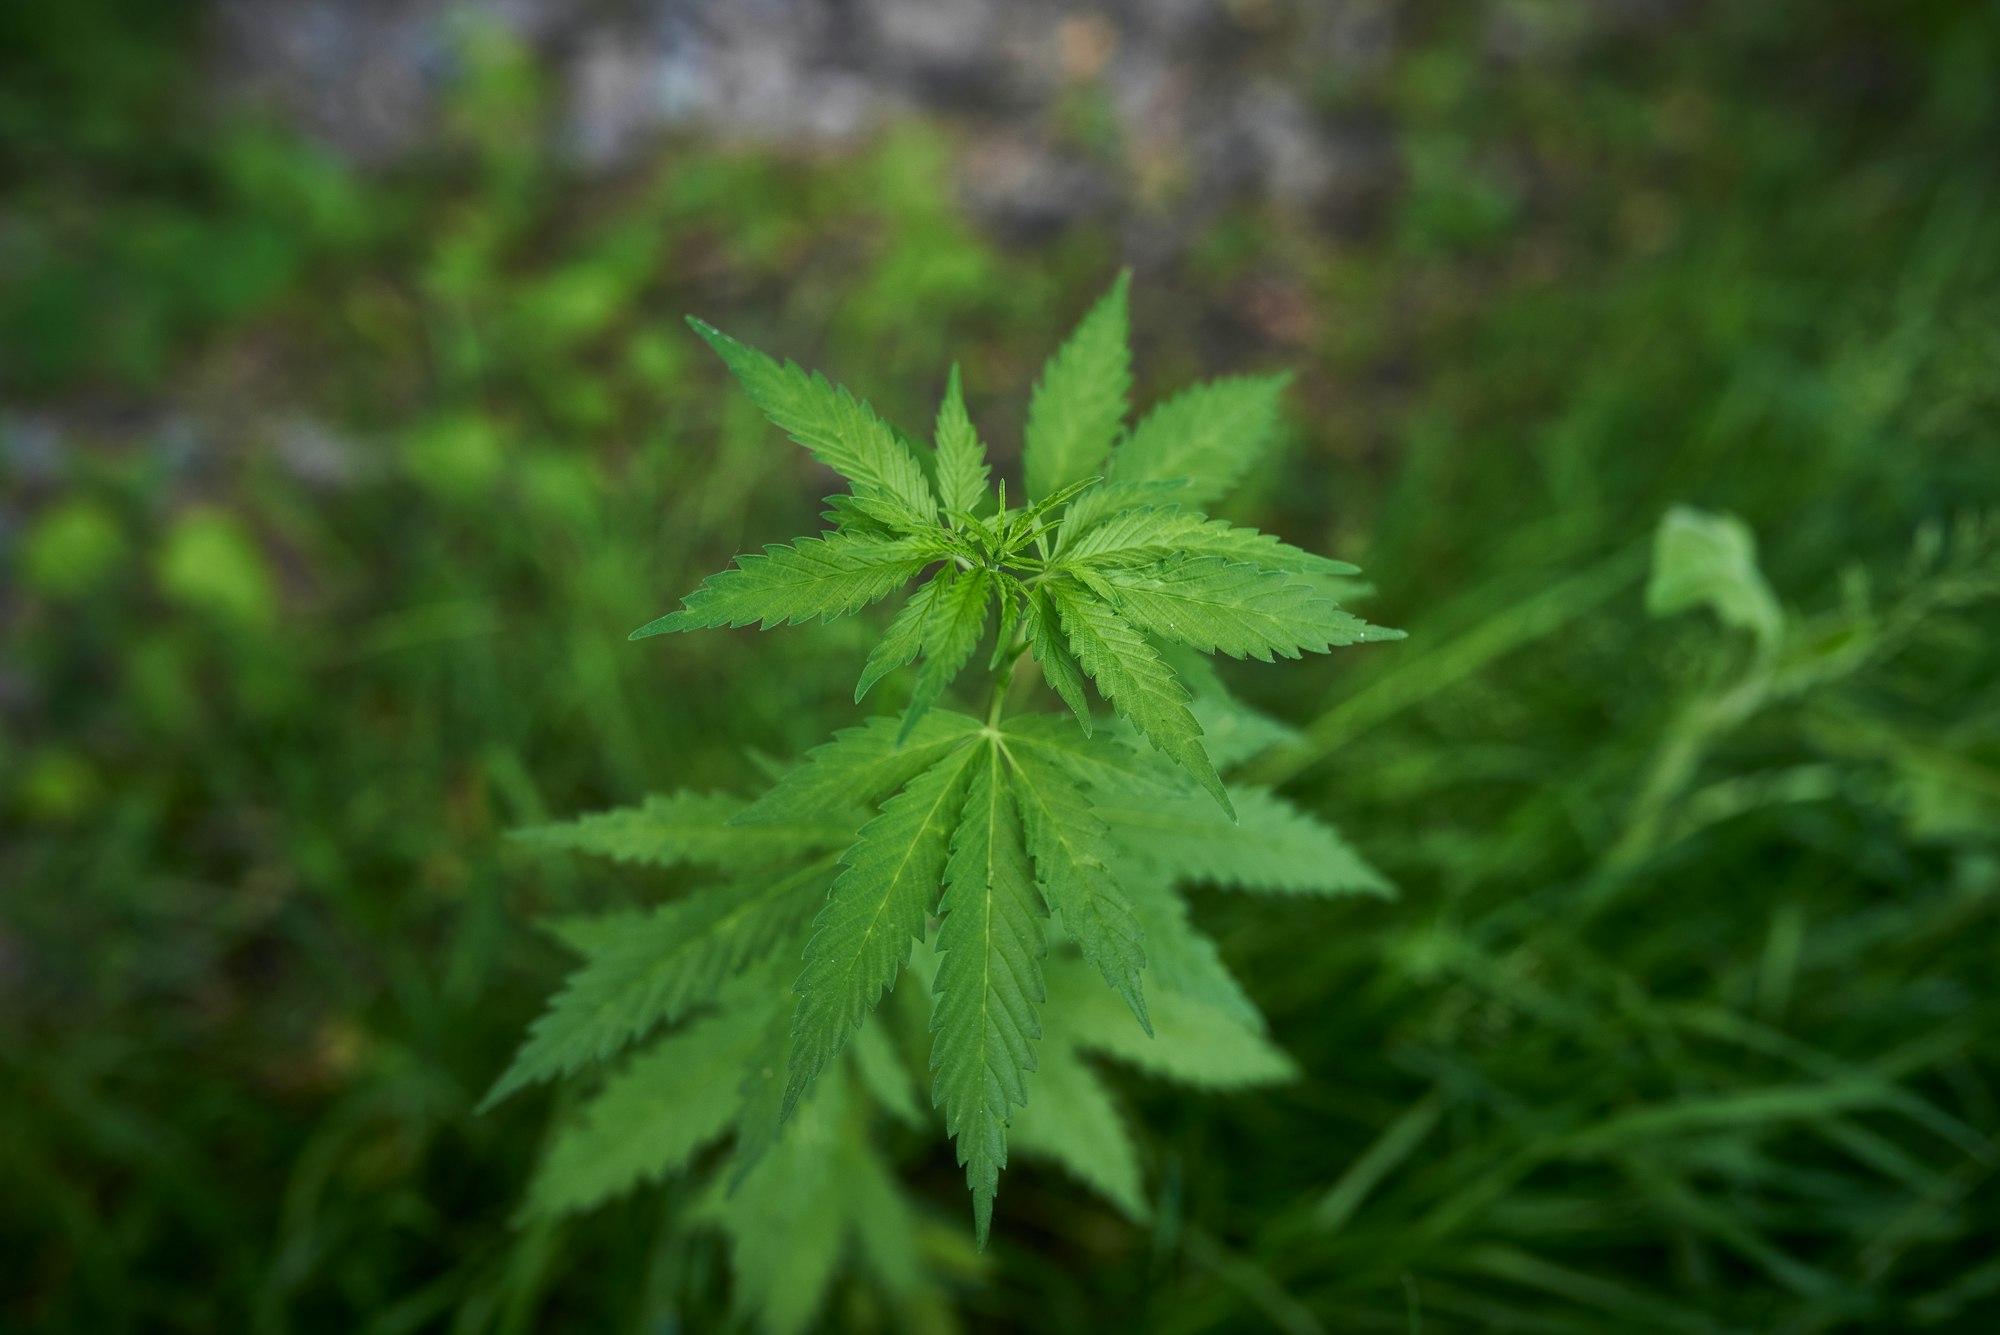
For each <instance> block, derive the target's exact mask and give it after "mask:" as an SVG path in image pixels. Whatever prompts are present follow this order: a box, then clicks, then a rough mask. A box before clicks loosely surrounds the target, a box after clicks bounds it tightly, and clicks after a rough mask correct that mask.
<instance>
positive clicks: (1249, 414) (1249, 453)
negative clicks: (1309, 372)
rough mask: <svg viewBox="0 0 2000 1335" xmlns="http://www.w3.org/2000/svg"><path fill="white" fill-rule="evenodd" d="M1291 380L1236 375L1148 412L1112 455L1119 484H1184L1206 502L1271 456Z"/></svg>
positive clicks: (1191, 497) (1194, 499)
mask: <svg viewBox="0 0 2000 1335" xmlns="http://www.w3.org/2000/svg"><path fill="white" fill-rule="evenodd" d="M1289 383H1291V376H1290V375H1282V374H1281V375H1267V376H1229V377H1225V378H1223V379H1219V380H1211V381H1208V382H1207V383H1206V384H1201V385H1195V386H1193V387H1191V388H1189V389H1185V390H1182V391H1181V392H1180V393H1179V394H1176V395H1175V396H1174V397H1173V398H1171V399H1168V400H1167V401H1166V402H1165V403H1162V404H1160V405H1159V406H1158V407H1156V408H1154V409H1153V411H1152V412H1150V413H1148V414H1146V416H1145V418H1144V419H1143V420H1142V421H1141V422H1140V423H1139V425H1138V426H1136V427H1134V428H1133V429H1132V434H1131V436H1130V437H1128V438H1127V439H1126V441H1125V442H1124V443H1123V444H1121V445H1120V446H1119V447H1118V449H1117V450H1116V451H1115V452H1114V453H1113V454H1112V456H1111V478H1112V480H1113V481H1116V482H1150V481H1171V480H1175V479H1184V480H1185V481H1186V482H1187V484H1188V495H1187V500H1188V502H1189V503H1190V504H1193V505H1204V504H1206V503H1207V502H1209V501H1212V500H1214V499H1215V498H1216V497H1218V496H1221V495H1222V494H1223V493H1224V492H1227V491H1228V490H1229V489H1230V488H1231V487H1233V486H1235V485H1236V481H1237V479H1238V478H1240V477H1242V476H1243V474H1244V472H1245V471H1246V470H1247V469H1248V468H1249V467H1250V466H1251V465H1252V464H1254V463H1256V462H1257V460H1258V459H1259V457H1261V456H1262V454H1263V453H1264V449H1265V447H1266V445H1267V444H1268V443H1269V442H1270V439H1271V428H1272V426H1273V425H1274V424H1275V423H1276V421H1277V418H1278V400H1279V398H1280V397H1281V396H1282V395H1283V394H1284V392H1285V386H1286V385H1287V384H1289Z"/></svg>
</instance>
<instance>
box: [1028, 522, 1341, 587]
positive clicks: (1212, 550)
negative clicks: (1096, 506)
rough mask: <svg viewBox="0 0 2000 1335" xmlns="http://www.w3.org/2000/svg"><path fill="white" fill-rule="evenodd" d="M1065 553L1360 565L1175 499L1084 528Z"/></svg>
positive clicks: (1268, 565) (1310, 570)
mask: <svg viewBox="0 0 2000 1335" xmlns="http://www.w3.org/2000/svg"><path fill="white" fill-rule="evenodd" d="M1062 555H1063V556H1064V558H1065V559H1067V560H1069V561H1072V562H1087V563H1089V564H1090V565H1093V566H1096V567H1098V568H1099V569H1109V568H1112V567H1115V566H1140V565H1148V564H1151V563H1154V562H1158V561H1165V560H1167V559H1169V558H1171V557H1175V556H1218V557H1222V558H1223V559H1225V560H1229V561H1236V562H1241V563H1245V564H1248V565H1254V566H1257V567H1259V568H1261V569H1264V570H1283V571H1288V572H1291V573H1293V574H1302V575H1353V574H1358V573H1360V569H1361V568H1360V567H1359V566H1352V565H1349V564H1348V563H1347V562H1345V561H1335V560H1333V559H1331V558H1330V557H1325V556H1317V555H1315V554H1314V553H1312V552H1308V551H1305V550H1303V549H1302V548H1298V547H1294V546H1292V545H1291V544H1289V543H1286V542H1281V541H1280V540H1279V539H1277V538H1275V537H1273V536H1272V535H1271V534H1269V533H1259V532H1258V531H1257V530H1256V529H1254V528H1236V527H1234V526H1233V525H1231V524H1230V523H1229V522H1228V521H1227V520H1223V519H1210V518H1208V517H1207V516H1206V515H1202V514H1197V513H1195V512H1194V511H1192V510H1183V509H1181V508H1180V507H1179V506H1176V505H1148V506H1140V507H1138V508H1136V509H1132V510H1126V511H1123V512H1121V513H1119V514H1116V515H1113V516H1111V517H1110V518H1108V519H1105V520H1104V521H1103V522H1101V523H1098V524H1094V525H1092V526H1091V527H1089V528H1088V529H1086V530H1084V531H1083V532H1081V533H1080V534H1079V535H1078V536H1077V537H1076V539H1075V540H1074V541H1072V542H1070V543H1068V544H1067V545H1066V546H1065V547H1064V548H1063V550H1062Z"/></svg>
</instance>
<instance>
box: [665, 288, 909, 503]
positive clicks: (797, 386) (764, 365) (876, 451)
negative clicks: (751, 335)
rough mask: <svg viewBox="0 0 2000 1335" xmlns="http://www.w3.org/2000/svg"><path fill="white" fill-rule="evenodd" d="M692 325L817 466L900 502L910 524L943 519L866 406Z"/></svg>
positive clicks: (819, 379)
mask: <svg viewBox="0 0 2000 1335" xmlns="http://www.w3.org/2000/svg"><path fill="white" fill-rule="evenodd" d="M688 323H689V324H690V325H691V326H693V328H694V331H695V332H696V333H697V334H700V335H701V336H702V338H703V339H705V340H706V341H707V343H708V345H709V347H711V348H713V349H715V352H716V355H718V356H720V357H721V358H722V360H723V361H724V362H725V363H727V364H728V366H729V369H730V371H731V372H732V373H734V374H735V376H736V378H737V380H738V381H740V382H741V383H742V385H743V388H744V389H745V390H746V391H747V392H748V393H749V395H750V399H751V402H753V403H755V404H756V405H757V406H758V407H759V408H761V409H763V410H764V415H765V416H766V417H768V418H770V419H771V421H773V422H774V423H776V424H777V425H778V426H779V427H781V428H783V429H784V431H785V432H786V433H787V434H789V435H790V436H791V438H792V439H793V440H795V441H797V442H798V443H799V444H801V445H803V446H805V447H806V448H807V449H808V450H811V451H812V455H813V458H815V459H817V460H819V461H820V462H821V463H823V464H825V465H826V466H827V467H828V468H831V469H833V470H834V471H835V472H836V473H839V474H840V475H841V476H842V477H844V478H846V479H847V480H848V481H849V482H850V483H852V484H853V485H854V489H855V492H856V494H857V495H873V496H876V497H878V498H881V499H884V500H888V501H891V502H893V503H894V504H896V505H897V507H898V509H899V510H900V512H901V515H902V517H903V518H904V519H905V521H906V522H912V523H914V522H922V521H928V520H930V519H932V518H933V517H934V516H935V515H936V513H937V501H936V498H935V497H933V496H932V494H931V489H930V484H929V483H928V482H926V481H925V480H924V474H923V469H922V468H921V467H920V466H919V465H918V463H917V460H916V457H915V456H914V455H912V454H911V453H910V451H909V450H907V449H905V448H904V447H903V445H902V444H901V443H899V442H898V441H897V439H896V435H895V433H894V432H893V431H891V430H890V429H889V426H888V424H887V423H885V422H883V421H882V419H881V418H879V417H877V416H876V415H875V413H874V411H873V410H872V409H870V408H869V406H868V405H867V404H866V403H863V402H859V401H857V400H856V399H855V398H854V396H853V395H851V394H849V393H848V392H847V391H846V390H844V389H841V388H838V387H836V386H834V385H832V384H829V383H828V382H827V380H826V378H825V377H824V376H821V375H818V374H811V375H809V374H807V373H806V372H805V371H804V370H803V369H802V368H800V367H799V366H798V365H797V364H796V363H794V362H789V361H788V362H786V363H785V364H784V365H782V366H780V365H779V364H778V363H777V362H776V361H773V360H772V359H771V358H770V357H767V356H765V355H764V354H763V353H761V352H759V351H757V349H755V348H753V347H750V346H749V345H748V344H745V343H739V342H738V341H737V340H735V339H733V338H731V337H729V335H727V334H724V333H722V332H721V331H719V330H717V329H715V328H714V327H713V326H711V325H708V324H704V323H703V322H702V321H700V320H697V319H694V318H692V317H690V318H689V320H688Z"/></svg>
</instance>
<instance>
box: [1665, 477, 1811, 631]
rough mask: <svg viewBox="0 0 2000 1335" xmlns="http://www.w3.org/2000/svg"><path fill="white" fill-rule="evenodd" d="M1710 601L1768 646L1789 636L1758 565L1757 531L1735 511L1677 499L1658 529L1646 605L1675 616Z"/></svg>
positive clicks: (1722, 614) (1711, 606) (1728, 621)
mask: <svg viewBox="0 0 2000 1335" xmlns="http://www.w3.org/2000/svg"><path fill="white" fill-rule="evenodd" d="M1703 606H1706V607H1708V608H1709V609H1711V610H1712V611H1714V613H1715V614H1716V615H1717V616H1718V617H1720V618H1722V620H1723V622H1724V624H1726V625H1731V626H1735V627H1737V628H1738V629H1741V630H1747V631H1749V632H1750V633H1751V634H1752V635H1754V636H1756V637H1757V642H1758V645H1759V647H1760V648H1762V649H1763V650H1765V651H1766V652H1770V651H1771V650H1773V649H1775V648H1776V647H1777V645H1778V642H1779V641H1780V640H1782V639H1783V638H1784V633H1785V614H1784V610H1783V609H1782V608H1781V607H1780V606H1779V605H1778V596H1777V594H1775V593H1773V592H1772V591H1771V586H1770V584H1769V583H1767V582H1766V581H1765V579H1764V572H1763V571H1762V570H1760V569H1759V568H1758V566H1757V535H1756V534H1755V533H1752V532H1751V531H1750V526H1749V525H1748V524H1745V523H1744V522H1743V521H1742V520H1741V519H1738V518H1737V517H1736V516H1735V515H1722V514H1711V513H1709V512H1708V511H1706V510H1697V509H1694V508H1693V507H1691V506H1686V505H1677V506H1675V507H1674V508H1673V509H1671V510H1669V511H1667V513H1666V515H1665V516H1664V517H1662V518H1661V520H1660V527H1659V528H1658V529H1657V530H1655V532H1654V535H1653V574H1652V578H1651V579H1650V580H1649V581H1648V583H1647V585H1646V610H1647V611H1648V612H1649V613H1651V614H1652V615H1654V616H1656V617H1664V616H1673V615H1675V614H1677V613H1680V612H1685V611H1688V610H1689V609H1691V608H1695V607H1703Z"/></svg>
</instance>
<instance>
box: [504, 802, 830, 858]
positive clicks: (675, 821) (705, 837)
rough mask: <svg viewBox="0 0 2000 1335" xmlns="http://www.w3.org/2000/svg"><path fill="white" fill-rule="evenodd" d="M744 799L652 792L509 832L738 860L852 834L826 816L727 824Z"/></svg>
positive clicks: (563, 845)
mask: <svg viewBox="0 0 2000 1335" xmlns="http://www.w3.org/2000/svg"><path fill="white" fill-rule="evenodd" d="M743 806H744V802H743V799H742V798H740V797H730V796H727V795H725V794H722V793H691V792H679V793H673V794H671V795H663V794H659V793H655V794H653V795H652V796H650V797H648V798H647V799H646V801H645V803H644V804H643V805H641V806H636V807H614V808H612V809H611V810H609V811H594V812H591V813H589V814H587V815H583V816H579V817H577V818H576V819H575V820H573V821H564V822H563V823H561V824H559V825H534V826H529V827H528V828H526V829H521V830H514V831H512V832H511V833H510V837H511V838H514V839H518V840H520V841H521V842H522V843H526V844H534V845H537V846H538V847H541V848H559V849H564V850H566V851H569V852H573V853H592V854H595V855H597V856H598V857H605V858H610V859H611V860H612V861H614V862H638V863H645V864H648V865H651V866H655V867H673V866H678V865H680V864H681V863H686V862H695V863H704V864H706V865H708V866H713V867H742V866H749V865H755V864H757V863H759V862H777V861H781V860H783V859H785V858H789V857H792V856H794V855H796V854H799V853H805V852H809V851H811V850H813V849H818V848H824V847H826V846H828V845H829V844H839V843H840V842H842V841H843V840H845V839H846V838H848V837H849V836H850V835H851V834H852V831H851V829H849V828H846V827H843V826H842V825H841V824H839V823H838V822H831V821H828V822H814V823H810V824H801V825H772V826H766V827H765V828H763V829H758V830H750V829H744V828H741V827H738V826H732V825H730V824H728V821H729V819H730V818H731V817H732V816H735V815H736V814H737V813H738V812H740V811H742V810H743Z"/></svg>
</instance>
